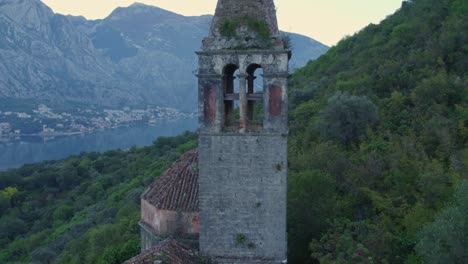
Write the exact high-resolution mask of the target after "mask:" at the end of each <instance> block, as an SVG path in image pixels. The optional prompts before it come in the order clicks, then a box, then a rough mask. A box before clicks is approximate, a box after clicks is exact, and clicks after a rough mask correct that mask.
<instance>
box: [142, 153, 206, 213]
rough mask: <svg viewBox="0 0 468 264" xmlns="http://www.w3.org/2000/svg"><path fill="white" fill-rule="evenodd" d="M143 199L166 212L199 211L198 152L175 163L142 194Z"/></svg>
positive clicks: (189, 154) (183, 156)
mask: <svg viewBox="0 0 468 264" xmlns="http://www.w3.org/2000/svg"><path fill="white" fill-rule="evenodd" d="M141 199H143V200H145V201H147V202H148V203H150V204H151V205H153V206H154V207H156V208H158V209H164V210H174V211H185V212H197V211H198V150H192V151H189V152H187V153H185V154H184V155H182V157H180V158H179V159H178V160H177V161H176V162H174V163H173V164H172V165H171V166H170V167H169V168H168V169H167V170H166V171H165V172H164V173H163V174H162V175H161V176H159V177H158V178H157V179H156V180H155V181H154V182H153V183H151V185H150V186H149V187H148V188H147V189H146V191H145V192H144V193H143V194H142V196H141Z"/></svg>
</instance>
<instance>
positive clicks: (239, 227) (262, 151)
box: [199, 133, 287, 263]
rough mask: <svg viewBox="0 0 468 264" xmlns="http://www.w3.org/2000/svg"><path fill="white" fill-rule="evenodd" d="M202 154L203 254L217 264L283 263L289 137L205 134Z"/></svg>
mask: <svg viewBox="0 0 468 264" xmlns="http://www.w3.org/2000/svg"><path fill="white" fill-rule="evenodd" d="M199 155H200V156H199V162H200V163H199V173H200V176H199V186H200V196H199V197H200V250H201V253H202V254H205V255H209V256H212V257H214V258H215V259H217V260H218V262H219V263H253V262H255V261H261V262H260V263H281V261H283V260H285V259H286V196H287V194H286V192H287V171H286V168H287V156H286V155H287V137H286V136H285V135H280V134H273V133H259V134H226V133H220V134H216V133H211V134H210V133H201V134H200V142H199ZM256 263H259V262H256Z"/></svg>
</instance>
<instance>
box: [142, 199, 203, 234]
mask: <svg viewBox="0 0 468 264" xmlns="http://www.w3.org/2000/svg"><path fill="white" fill-rule="evenodd" d="M141 221H142V222H144V223H145V224H147V225H148V226H149V227H151V229H152V230H153V231H154V232H155V233H156V234H157V235H158V236H162V237H166V236H176V237H181V238H196V237H198V234H199V228H200V226H199V213H198V212H177V211H170V210H161V209H158V208H155V207H154V206H153V205H151V204H150V203H148V202H147V201H145V200H141Z"/></svg>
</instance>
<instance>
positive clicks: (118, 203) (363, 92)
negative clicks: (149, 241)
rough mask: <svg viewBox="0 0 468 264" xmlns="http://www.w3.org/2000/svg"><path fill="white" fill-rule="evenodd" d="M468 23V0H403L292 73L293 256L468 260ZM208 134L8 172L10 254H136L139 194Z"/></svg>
mask: <svg viewBox="0 0 468 264" xmlns="http://www.w3.org/2000/svg"><path fill="white" fill-rule="evenodd" d="M467 35H468V3H467V2H466V1H464V0H413V1H405V2H403V4H402V7H401V9H400V10H398V11H397V12H396V13H395V14H393V15H391V16H389V17H388V18H387V19H385V20H384V21H383V22H382V23H380V24H379V25H369V26H368V27H366V28H364V29H363V30H361V31H360V32H359V33H357V34H355V35H354V36H351V37H347V38H345V39H343V40H342V41H340V42H339V43H338V45H336V46H335V47H333V48H331V49H330V51H329V52H328V53H327V54H325V55H323V56H322V57H320V58H319V59H318V60H316V61H312V62H309V64H308V65H306V66H305V67H304V68H302V69H300V70H298V71H296V72H295V73H294V74H293V75H292V77H291V83H290V94H289V97H290V121H289V122H290V124H289V126H290V142H289V183H288V184H289V186H288V193H289V197H288V236H289V237H288V246H289V250H288V251H289V256H288V258H289V263H293V264H304V263H369V264H371V263H405V264H417V263H455V264H456V263H460V264H464V263H468V255H467V252H466V249H467V248H468V244H467V243H468V240H467V237H468V228H467V223H466V219H468V148H467V145H468V100H467V99H468V75H467V69H468V44H467V43H468V36H467ZM293 46H294V44H293ZM196 138H197V136H196V134H195V133H186V134H184V135H181V136H179V137H174V138H161V139H159V140H157V141H156V142H155V143H154V144H153V145H152V146H150V147H145V148H132V149H130V150H128V151H110V152H106V153H104V154H98V153H86V154H82V155H80V156H75V157H70V158H68V159H66V160H63V161H57V162H43V163H39V164H33V165H27V166H24V167H22V168H20V169H14V170H10V171H8V172H4V173H0V263H15V262H17V263H25V262H38V263H120V262H121V261H123V260H125V259H127V258H129V257H131V256H133V255H136V254H137V253H138V252H139V230H138V226H137V221H138V219H139V195H140V193H141V192H142V191H143V189H144V187H145V186H147V185H148V184H149V183H150V182H151V181H152V180H153V179H154V177H156V176H157V175H159V174H160V173H161V172H162V171H163V170H164V169H165V168H166V167H167V166H168V165H169V164H170V163H171V162H172V161H174V160H175V159H176V158H177V157H178V156H179V155H180V154H181V153H183V152H185V151H186V150H189V149H191V148H194V147H195V146H196V142H197V140H196Z"/></svg>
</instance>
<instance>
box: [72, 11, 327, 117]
mask: <svg viewBox="0 0 468 264" xmlns="http://www.w3.org/2000/svg"><path fill="white" fill-rule="evenodd" d="M211 20H212V16H211V15H205V16H199V17H185V16H182V15H178V14H175V13H172V12H169V11H166V10H163V9H160V8H157V7H154V6H148V5H144V4H140V3H135V4H133V5H131V6H129V7H127V8H117V9H116V10H115V11H114V12H112V13H111V14H110V15H109V16H108V17H107V18H105V19H103V20H98V21H86V20H83V19H80V18H73V22H74V24H75V25H76V26H77V27H79V28H80V29H81V30H83V31H84V32H85V33H86V34H87V35H89V36H90V38H91V39H92V40H93V43H94V45H95V47H97V48H98V49H101V50H102V51H103V52H104V53H105V54H106V56H107V57H108V58H110V59H111V60H112V61H113V62H114V63H115V64H116V66H117V69H118V71H119V72H120V73H122V76H124V77H125V78H126V79H129V80H134V81H137V82H141V83H144V84H145V85H146V86H145V88H146V89H145V91H144V92H145V94H148V95H154V96H157V95H159V96H164V98H167V99H166V100H165V101H166V102H168V103H169V105H167V106H171V105H177V106H179V107H182V106H185V107H189V109H192V110H193V109H195V106H196V102H195V100H192V101H187V98H195V97H196V96H197V93H196V89H193V87H195V86H196V78H195V77H194V75H193V72H195V71H196V65H197V57H196V56H195V53H194V52H195V51H197V50H199V49H200V44H201V40H202V39H203V38H204V37H206V35H207V32H208V28H209V26H210V23H211ZM285 34H288V35H290V37H291V42H292V46H293V49H294V51H295V52H297V54H296V55H295V56H293V58H292V61H291V65H292V66H293V68H294V69H296V68H298V67H302V66H303V65H305V64H306V63H307V62H308V61H309V60H313V59H316V58H317V57H318V56H320V55H322V54H323V53H325V52H326V51H327V50H328V47H327V46H325V45H323V44H321V43H319V42H317V41H315V40H312V39H310V38H308V37H305V36H302V35H298V34H292V33H285Z"/></svg>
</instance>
